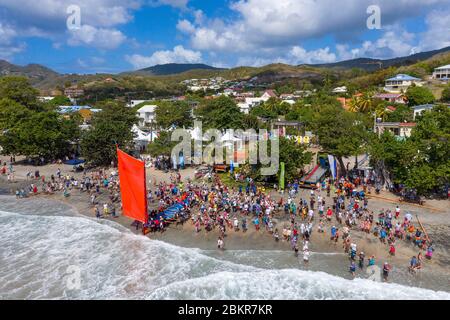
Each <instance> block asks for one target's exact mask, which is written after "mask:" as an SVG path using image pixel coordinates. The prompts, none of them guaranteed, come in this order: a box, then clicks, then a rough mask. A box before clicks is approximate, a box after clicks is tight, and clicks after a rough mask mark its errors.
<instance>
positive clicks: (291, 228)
mask: <svg viewBox="0 0 450 320" xmlns="http://www.w3.org/2000/svg"><path fill="white" fill-rule="evenodd" d="M4 171H6V172H8V173H13V172H14V171H13V166H12V164H10V165H9V167H8V168H6V164H4V166H3V167H2V172H1V173H2V174H5V173H6V172H4ZM27 180H29V181H30V182H31V183H30V184H29V187H28V188H25V189H24V188H21V189H17V190H16V197H17V198H23V197H27V196H29V195H37V194H54V193H56V192H60V193H61V192H62V193H63V194H64V196H65V197H69V196H70V193H71V192H72V191H73V190H78V191H80V192H86V193H88V194H89V199H90V205H91V206H92V207H93V210H94V214H95V216H96V217H97V218H102V217H106V216H111V217H117V216H118V215H117V213H116V211H117V208H120V207H121V200H120V186H119V179H118V175H117V172H116V171H111V172H109V173H108V172H107V171H105V170H97V171H92V172H89V173H87V172H84V173H83V174H82V176H81V178H75V177H74V176H73V175H70V174H63V173H62V172H61V170H60V169H58V170H57V171H56V173H55V174H52V175H51V176H50V177H49V178H46V177H43V176H41V175H40V173H39V171H37V170H36V171H35V172H34V173H32V172H29V173H28V174H27ZM149 182H150V184H149V186H150V188H149V189H148V193H147V198H148V202H149V204H150V207H152V208H153V209H151V210H149V219H148V223H147V224H145V225H144V226H141V225H140V224H139V223H137V222H135V223H134V224H135V226H136V229H138V228H139V227H143V228H145V229H147V230H149V231H150V232H158V231H159V232H164V230H165V229H166V228H167V225H168V224H169V223H174V222H175V221H165V220H164V219H162V218H160V217H159V218H158V214H159V213H161V212H162V211H164V210H165V209H166V208H168V207H170V206H171V205H173V204H175V203H180V202H181V199H182V198H183V199H187V200H188V201H186V202H183V203H184V207H183V209H182V210H181V211H180V213H179V214H178V215H177V217H176V219H175V220H176V223H177V224H180V223H181V224H183V223H186V222H187V221H189V220H190V221H191V223H192V225H193V226H194V229H195V232H196V233H200V232H202V231H203V230H204V231H205V232H211V231H213V230H215V229H216V228H217V229H218V230H219V237H218V240H217V246H218V248H219V249H224V247H225V237H226V236H227V230H234V231H235V232H239V231H242V232H246V231H247V230H248V228H249V225H250V224H252V225H253V227H254V228H255V231H257V232H259V231H260V230H261V229H263V230H265V231H266V232H268V233H269V234H270V235H271V236H272V237H273V238H274V240H275V241H277V242H278V241H282V242H283V241H286V242H288V243H289V244H290V246H291V249H292V250H293V251H294V252H295V255H296V256H298V255H299V251H300V248H301V253H302V257H303V261H304V262H305V263H308V261H309V258H310V250H309V246H310V243H311V241H312V240H313V239H312V234H313V233H315V232H316V231H317V233H318V234H319V235H324V234H326V233H328V230H329V235H330V243H331V245H337V244H338V243H339V240H341V241H342V248H343V251H344V252H345V253H347V254H348V255H349V260H350V267H349V271H350V272H351V273H352V274H353V275H355V272H356V269H357V266H356V260H358V266H359V268H361V269H362V268H364V267H365V266H367V267H371V266H373V265H375V256H374V255H370V256H366V254H365V253H364V252H362V251H360V252H358V250H357V249H358V245H357V243H356V241H355V240H353V239H352V234H351V233H352V231H356V230H358V231H361V232H365V233H367V234H373V236H374V237H377V238H378V239H379V241H380V245H383V246H385V247H386V250H388V252H389V254H390V255H395V254H396V250H397V244H398V242H399V241H409V242H412V243H413V244H414V246H416V247H417V249H418V250H419V253H418V255H417V256H414V257H412V258H411V261H410V266H409V270H410V271H411V272H415V271H416V270H418V269H421V268H422V265H423V256H422V251H425V258H427V259H431V258H432V256H433V251H434V248H433V244H432V242H431V241H430V239H428V236H427V235H426V233H425V232H424V230H422V228H421V226H415V225H414V223H413V221H412V218H413V217H412V215H411V214H410V213H408V212H407V213H406V214H404V215H403V216H402V215H401V209H400V208H399V207H398V206H397V207H396V208H395V209H394V210H393V211H391V210H390V209H387V210H384V209H383V210H381V211H380V212H379V213H378V214H377V215H376V214H375V213H374V212H373V211H371V210H369V206H368V203H369V201H368V199H367V197H366V195H365V190H367V189H366V188H364V187H363V188H361V190H360V191H358V190H357V187H358V185H359V181H349V180H347V179H344V178H341V179H339V180H338V181H335V182H333V181H331V180H330V179H327V180H326V181H324V182H323V183H322V184H321V185H318V186H317V188H316V189H315V190H311V191H310V198H309V199H306V198H301V197H299V185H298V181H294V183H292V184H291V183H289V184H288V190H287V193H288V197H287V200H284V197H283V196H282V197H280V199H279V200H278V201H276V200H275V199H274V198H273V197H272V196H271V195H270V194H266V193H265V192H264V191H263V190H262V189H260V188H258V187H257V185H256V183H255V182H254V181H253V180H252V179H250V178H247V179H246V180H245V182H244V184H242V185H240V186H239V187H238V188H234V187H232V188H230V187H228V186H226V185H224V184H223V183H222V182H221V180H220V178H218V176H215V177H214V179H213V182H212V183H211V184H209V183H206V182H200V183H199V182H193V181H191V180H188V181H187V182H182V180H181V175H180V174H179V173H176V174H175V175H171V181H170V183H169V182H160V183H158V184H157V183H156V181H154V183H153V185H152V184H151V182H152V181H149ZM369 192H370V189H369ZM105 193H107V194H108V200H107V201H106V200H104V201H103V202H100V200H99V198H102V199H104V198H105V197H100V194H105ZM325 193H326V194H327V196H328V197H330V196H331V195H333V200H332V202H329V203H327V202H326V197H325V196H324V194H325ZM297 198H299V199H298V200H297ZM328 201H329V200H328ZM280 231H281V234H280ZM366 260H367V263H366ZM390 270H391V266H390V265H389V264H388V263H387V262H385V263H384V265H383V278H384V280H387V279H388V275H389V272H390Z"/></svg>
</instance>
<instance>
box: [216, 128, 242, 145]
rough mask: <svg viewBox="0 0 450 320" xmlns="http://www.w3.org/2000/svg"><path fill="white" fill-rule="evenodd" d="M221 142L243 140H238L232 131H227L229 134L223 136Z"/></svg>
mask: <svg viewBox="0 0 450 320" xmlns="http://www.w3.org/2000/svg"><path fill="white" fill-rule="evenodd" d="M221 141H222V142H226V141H229V142H239V141H241V139H239V138H236V137H235V136H234V134H233V133H232V131H229V130H227V132H226V133H225V134H224V135H223V136H222V139H221Z"/></svg>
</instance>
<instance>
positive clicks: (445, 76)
mask: <svg viewBox="0 0 450 320" xmlns="http://www.w3.org/2000/svg"><path fill="white" fill-rule="evenodd" d="M433 79H436V80H443V81H448V80H450V64H448V65H446V66H442V67H439V68H436V69H434V72H433Z"/></svg>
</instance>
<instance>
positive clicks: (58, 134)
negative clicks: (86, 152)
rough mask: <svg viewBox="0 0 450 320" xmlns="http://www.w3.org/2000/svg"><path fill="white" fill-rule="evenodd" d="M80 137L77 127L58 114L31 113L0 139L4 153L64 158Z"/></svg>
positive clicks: (72, 121) (48, 158) (71, 120)
mask: <svg viewBox="0 0 450 320" xmlns="http://www.w3.org/2000/svg"><path fill="white" fill-rule="evenodd" d="M78 137H79V129H78V124H77V123H76V122H75V121H74V120H73V119H71V118H69V119H66V118H64V117H61V116H60V115H59V114H57V113H56V112H28V114H27V116H26V117H23V118H21V119H20V120H19V121H18V122H17V123H16V124H15V125H13V126H12V127H10V128H9V129H7V131H6V132H4V134H3V135H1V136H0V144H1V146H2V147H3V153H4V154H14V155H24V156H26V157H30V158H33V157H43V158H45V159H47V160H52V159H61V158H63V157H64V156H67V155H69V153H70V151H71V143H72V142H75V141H76V140H77V139H78Z"/></svg>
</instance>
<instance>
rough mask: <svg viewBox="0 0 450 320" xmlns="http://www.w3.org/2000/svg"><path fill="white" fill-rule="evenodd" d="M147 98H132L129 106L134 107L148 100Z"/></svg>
mask: <svg viewBox="0 0 450 320" xmlns="http://www.w3.org/2000/svg"><path fill="white" fill-rule="evenodd" d="M146 101H147V100H131V101H130V103H128V104H127V107H128V108H134V107H136V106H137V105H139V104H141V103H144V102H146Z"/></svg>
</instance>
